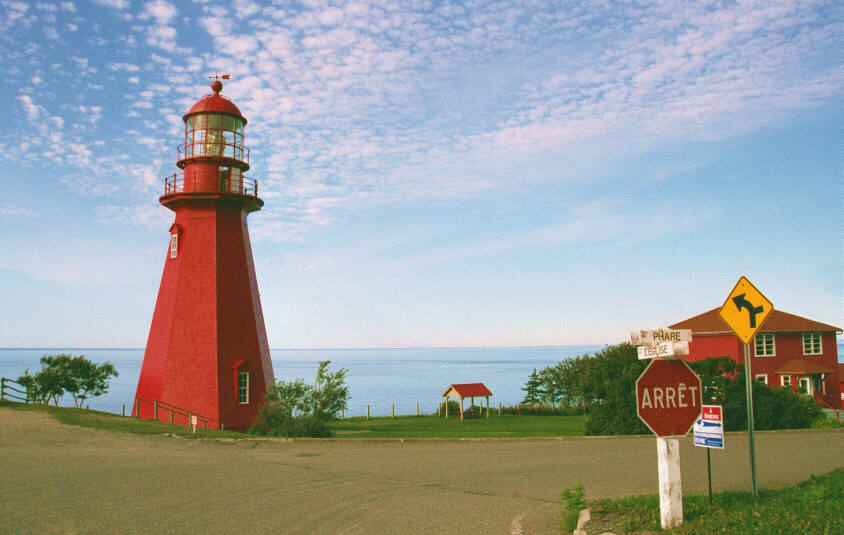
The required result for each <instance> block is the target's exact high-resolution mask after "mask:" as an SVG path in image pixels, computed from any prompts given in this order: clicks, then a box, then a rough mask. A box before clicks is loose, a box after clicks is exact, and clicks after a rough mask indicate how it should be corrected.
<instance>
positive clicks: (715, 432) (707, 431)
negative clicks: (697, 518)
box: [694, 405, 724, 505]
mask: <svg viewBox="0 0 844 535" xmlns="http://www.w3.org/2000/svg"><path fill="white" fill-rule="evenodd" d="M694 437H695V446H699V447H701V448H706V476H707V479H708V480H709V505H712V460H711V458H710V454H709V450H711V449H712V448H716V449H719V450H723V449H724V411H723V409H722V408H721V405H704V406H703V409H702V410H701V413H700V418H698V420H697V422H695V426H694Z"/></svg>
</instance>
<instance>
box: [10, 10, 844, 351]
mask: <svg viewBox="0 0 844 535" xmlns="http://www.w3.org/2000/svg"><path fill="white" fill-rule="evenodd" d="M842 11H844V10H842V6H841V4H840V3H836V2H832V1H829V2H823V1H819V2H789V1H785V2H778V1H776V0H764V1H760V2H753V1H751V2H741V1H739V2H732V1H731V2H720V1H714V2H710V1H699V2H688V1H678V2H659V3H649V2H601V1H595V0H588V1H584V2H574V1H572V2H533V1H530V0H520V1H519V2H513V1H511V0H507V1H501V2H496V1H477V2H474V1H466V2H448V1H443V2H440V1H411V0H408V1H401V2H395V3H392V2H368V1H348V2H325V1H321V2H311V1H303V2H269V1H267V2H253V1H251V0H234V1H231V2H210V1H204V0H194V1H192V2H191V1H187V0H185V1H179V2H167V1H165V0H154V1H143V0H93V1H83V0H74V1H59V2H49V1H43V2H39V1H26V2H24V1H10V0H0V66H2V70H0V72H2V80H0V112H2V116H3V117H5V125H6V133H5V135H3V136H2V137H0V165H2V171H0V183H2V186H3V188H2V197H0V224H2V225H3V231H2V232H0V251H2V253H0V296H2V300H3V303H4V306H3V307H2V308H0V347H143V346H144V345H145V343H146V337H147V334H148V329H149V323H150V320H151V318H152V311H153V307H154V304H155V297H156V293H157V291H158V284H159V281H160V277H161V272H162V268H163V265H164V258H165V254H166V251H167V246H168V237H169V236H168V228H169V226H170V223H171V222H172V218H173V216H172V212H170V211H168V210H167V209H165V208H163V207H162V206H161V205H160V204H159V203H158V197H159V196H160V195H161V194H162V193H163V188H164V185H163V184H164V178H163V177H165V176H166V175H172V174H173V173H174V172H176V171H178V169H177V168H176V167H175V162H176V159H177V153H176V146H177V145H178V144H179V143H180V142H181V141H182V139H181V137H180V136H181V133H182V131H183V129H184V124H183V122H182V120H181V117H182V115H183V114H184V113H186V112H187V110H188V109H189V108H190V106H191V105H192V104H193V103H194V102H195V101H196V100H198V99H199V98H200V97H202V96H203V95H205V94H208V93H209V92H210V91H209V88H208V83H209V80H208V76H209V75H210V74H214V73H215V72H225V73H231V74H232V79H231V80H230V81H228V82H226V85H225V88H224V90H223V94H225V95H227V96H229V97H230V98H232V99H233V100H234V102H235V103H236V104H237V105H238V106H239V107H240V109H241V111H242V112H243V113H244V115H245V116H246V117H247V119H248V120H249V124H248V126H247V127H246V143H247V145H248V146H250V148H251V149H252V169H251V171H250V173H249V175H250V176H251V177H252V178H256V179H257V180H258V181H259V183H260V190H261V192H262V194H261V196H262V198H263V199H264V201H265V203H266V204H265V207H264V209H263V210H261V211H260V212H257V213H254V214H252V215H250V217H249V228H250V233H251V235H252V246H253V253H254V256H255V263H256V269H257V274H258V283H259V287H260V290H261V296H262V300H263V306H264V316H265V319H266V323H267V333H268V336H269V339H270V344H271V346H272V347H276V348H280V347H420V346H524V345H563V344H603V343H613V342H618V341H621V340H623V339H624V338H625V337H626V336H627V333H628V332H629V331H630V330H633V329H639V328H652V327H656V326H659V325H666V324H670V323H673V322H675V321H679V320H682V319H685V318H687V317H689V316H692V315H695V314H698V313H701V312H704V311H706V310H709V309H711V308H714V307H716V306H720V305H721V304H722V302H723V301H724V299H725V298H726V296H727V294H728V293H729V291H730V290H731V289H732V287H733V285H734V284H735V282H736V280H737V279H738V277H739V276H740V275H746V276H747V277H749V278H750V280H751V281H752V282H754V283H755V284H756V286H757V287H759V289H760V290H762V291H763V292H764V293H765V294H766V295H767V297H768V298H769V299H770V300H771V301H773V303H774V305H775V306H776V307H777V308H779V309H781V310H785V311H788V312H792V313H796V314H800V315H804V316H808V317H810V318H813V319H816V320H819V321H824V322H827V323H832V324H835V325H842V324H844V321H842V258H841V251H842V182H841V176H842V175H841V148H842V146H841V140H842V137H841V136H842V134H841V125H842V113H841V111H842V107H841V103H842V101H841V95H842V55H841V35H842V30H844V28H843V27H842V26H844V24H842V21H843V20H844V13H842Z"/></svg>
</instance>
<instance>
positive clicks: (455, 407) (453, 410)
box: [440, 399, 460, 418]
mask: <svg viewBox="0 0 844 535" xmlns="http://www.w3.org/2000/svg"><path fill="white" fill-rule="evenodd" d="M455 414H456V415H457V416H460V403H458V402H456V401H454V400H453V399H450V400H448V415H449V416H454V415H455ZM440 416H442V417H443V418H445V401H443V402H442V403H440Z"/></svg>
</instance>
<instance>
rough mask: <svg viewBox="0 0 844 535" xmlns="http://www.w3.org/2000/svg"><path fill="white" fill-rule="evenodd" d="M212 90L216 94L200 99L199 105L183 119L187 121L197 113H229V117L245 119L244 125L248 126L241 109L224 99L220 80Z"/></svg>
mask: <svg viewBox="0 0 844 535" xmlns="http://www.w3.org/2000/svg"><path fill="white" fill-rule="evenodd" d="M211 89H212V90H213V91H214V93H213V94H211V95H205V96H204V97H202V98H201V99H199V100H198V101H197V103H196V104H194V105H193V106H192V107H191V109H190V111H188V112H187V113H186V114H185V115H184V117H182V119H183V120H185V121H186V120H187V119H188V117H190V116H191V115H195V114H197V113H208V112H217V113H227V114H229V115H234V116H235V117H239V118H241V119H243V124H246V118H245V117H244V116H243V114H242V113H240V109H239V108H238V107H237V106H236V105H235V104H234V102H232V101H231V100H230V99H229V98H228V97H224V96H223V95H221V94H220V91H221V90H222V89H223V84H222V83H221V82H220V81H219V80H217V81H215V82H214V83H213V84H211Z"/></svg>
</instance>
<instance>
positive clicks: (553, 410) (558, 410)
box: [492, 405, 583, 416]
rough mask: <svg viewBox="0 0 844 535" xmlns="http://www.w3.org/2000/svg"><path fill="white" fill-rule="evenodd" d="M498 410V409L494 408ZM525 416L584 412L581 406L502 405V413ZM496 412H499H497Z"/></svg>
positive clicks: (566, 414)
mask: <svg viewBox="0 0 844 535" xmlns="http://www.w3.org/2000/svg"><path fill="white" fill-rule="evenodd" d="M492 411H498V409H492ZM519 413H521V414H522V415H523V416H578V415H580V414H583V409H581V408H580V407H568V406H565V405H563V406H558V407H555V406H553V405H513V406H507V407H501V414H519ZM495 414H498V413H497V412H495Z"/></svg>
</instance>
